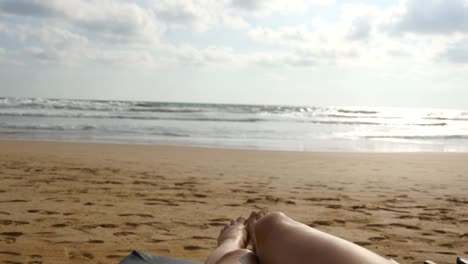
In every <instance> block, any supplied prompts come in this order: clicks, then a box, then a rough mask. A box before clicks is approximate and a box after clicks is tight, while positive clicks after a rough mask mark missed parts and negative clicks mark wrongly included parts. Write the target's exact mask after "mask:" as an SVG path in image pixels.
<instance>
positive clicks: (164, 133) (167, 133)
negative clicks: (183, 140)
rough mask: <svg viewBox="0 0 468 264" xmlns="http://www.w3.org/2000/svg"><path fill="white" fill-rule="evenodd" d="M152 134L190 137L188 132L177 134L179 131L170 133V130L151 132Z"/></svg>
mask: <svg viewBox="0 0 468 264" xmlns="http://www.w3.org/2000/svg"><path fill="white" fill-rule="evenodd" d="M151 134H152V135H156V136H167V137H190V135H189V134H179V133H171V132H153V133H151Z"/></svg>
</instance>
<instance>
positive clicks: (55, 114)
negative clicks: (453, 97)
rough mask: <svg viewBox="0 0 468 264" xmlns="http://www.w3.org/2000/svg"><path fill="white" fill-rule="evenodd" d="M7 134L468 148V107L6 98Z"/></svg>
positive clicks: (310, 146) (0, 109) (0, 116)
mask: <svg viewBox="0 0 468 264" xmlns="http://www.w3.org/2000/svg"><path fill="white" fill-rule="evenodd" d="M0 139H33V140H65V141H91V142H115V143H143V144H173V145H189V146H210V147H228V148H255V149H275V150H298V151H385V152H388V151H404V152H407V151H450V152H459V151H462V152H466V151H468V111H467V110H454V109H421V108H388V107H343V106H333V107H314V106H268V105H267V106H264V105H220V104H186V103H162V102H137V101H93V100H64V99H60V100H58V99H40V98H0Z"/></svg>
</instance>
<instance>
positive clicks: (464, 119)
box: [424, 117, 468, 121]
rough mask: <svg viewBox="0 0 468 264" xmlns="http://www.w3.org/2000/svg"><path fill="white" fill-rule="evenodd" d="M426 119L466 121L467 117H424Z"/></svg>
mask: <svg viewBox="0 0 468 264" xmlns="http://www.w3.org/2000/svg"><path fill="white" fill-rule="evenodd" d="M424 119H427V120H447V121H468V118H462V117H425V118H424Z"/></svg>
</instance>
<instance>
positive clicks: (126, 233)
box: [114, 232, 135, 237]
mask: <svg viewBox="0 0 468 264" xmlns="http://www.w3.org/2000/svg"><path fill="white" fill-rule="evenodd" d="M134 234H135V233H133V232H116V233H114V236H118V237H120V236H129V235H134Z"/></svg>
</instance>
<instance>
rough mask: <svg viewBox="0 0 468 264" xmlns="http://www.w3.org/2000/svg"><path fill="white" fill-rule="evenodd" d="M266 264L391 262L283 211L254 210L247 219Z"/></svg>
mask: <svg viewBox="0 0 468 264" xmlns="http://www.w3.org/2000/svg"><path fill="white" fill-rule="evenodd" d="M247 225H248V229H249V233H251V234H250V236H251V240H252V243H253V244H254V251H255V254H256V255H257V256H258V259H259V262H260V263H262V264H285V263H295V264H302V263H304V264H324V263H325V264H327V263H337V264H389V263H392V262H391V261H389V260H388V259H385V258H383V257H381V256H379V255H377V254H375V253H373V252H371V251H369V250H367V249H365V248H363V247H360V246H358V245H356V244H354V243H351V242H349V241H346V240H344V239H341V238H338V237H335V236H332V235H330V234H327V233H324V232H321V231H319V230H317V229H314V228H311V227H309V226H307V225H304V224H302V223H299V222H296V221H294V220H292V219H291V218H289V217H287V216H286V215H284V214H282V213H270V214H267V215H265V216H263V215H261V214H258V213H255V212H253V213H252V214H251V215H250V217H249V219H248V220H247Z"/></svg>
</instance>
